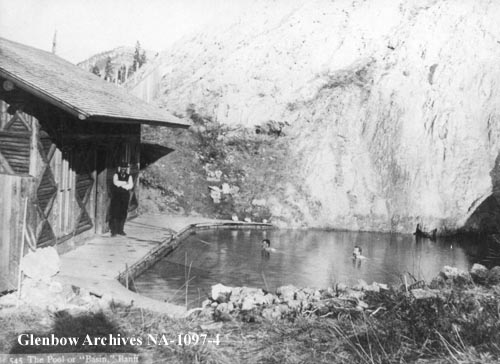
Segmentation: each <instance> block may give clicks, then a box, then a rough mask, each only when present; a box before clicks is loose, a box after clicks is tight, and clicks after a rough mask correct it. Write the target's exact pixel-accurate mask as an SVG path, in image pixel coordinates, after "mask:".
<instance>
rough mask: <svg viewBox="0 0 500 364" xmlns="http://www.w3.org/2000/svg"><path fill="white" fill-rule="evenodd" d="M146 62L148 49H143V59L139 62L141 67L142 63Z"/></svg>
mask: <svg viewBox="0 0 500 364" xmlns="http://www.w3.org/2000/svg"><path fill="white" fill-rule="evenodd" d="M144 63H146V51H142V53H141V59H140V62H139V67H142V65H143V64H144Z"/></svg>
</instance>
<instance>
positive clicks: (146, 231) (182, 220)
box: [57, 215, 271, 316]
mask: <svg viewBox="0 0 500 364" xmlns="http://www.w3.org/2000/svg"><path fill="white" fill-rule="evenodd" d="M214 227H215V228H228V227H232V228H234V227H240V228H243V227H245V228H252V227H254V228H269V227H271V225H269V224H252V223H244V222H234V221H222V220H212V219H206V218H194V217H181V216H168V215H142V216H139V217H137V218H135V219H133V220H131V221H128V222H127V224H126V225H125V231H126V233H127V236H117V237H113V238H112V237H110V236H109V234H106V235H102V236H95V237H93V238H92V239H90V240H88V241H87V242H86V243H85V244H84V245H82V246H79V247H78V248H76V249H74V250H71V251H69V252H67V253H64V254H62V255H61V271H60V272H59V274H58V275H57V277H58V279H59V280H60V281H61V282H62V283H65V284H72V285H74V286H77V287H81V288H84V289H87V290H88V291H89V292H91V293H93V294H96V295H99V296H103V297H105V298H108V299H113V300H114V301H116V302H120V303H123V304H131V303H133V305H134V306H137V307H142V308H145V309H149V310H152V311H156V312H161V313H165V314H169V315H171V316H182V315H184V314H185V313H186V309H185V308H184V307H182V306H177V305H174V304H171V303H168V302H161V301H157V300H154V299H151V298H148V297H144V296H141V295H139V294H137V293H135V292H132V291H129V290H128V289H127V288H125V286H124V284H125V285H126V281H127V279H133V277H135V276H137V275H138V274H140V273H141V272H143V271H144V270H145V269H147V268H149V267H150V266H151V265H152V264H154V263H156V262H157V261H158V260H159V259H161V258H162V257H163V256H165V255H166V254H168V253H169V252H170V251H171V250H173V249H175V247H176V246H177V245H178V244H179V243H180V242H181V241H182V238H183V237H184V236H186V235H187V234H189V233H190V232H191V231H192V230H193V229H204V228H214ZM120 282H121V283H120Z"/></svg>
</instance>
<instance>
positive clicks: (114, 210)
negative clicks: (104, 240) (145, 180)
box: [109, 163, 134, 236]
mask: <svg viewBox="0 0 500 364" xmlns="http://www.w3.org/2000/svg"><path fill="white" fill-rule="evenodd" d="M133 187H134V182H133V180H132V176H131V175H130V167H129V166H128V165H127V164H126V163H121V164H120V166H119V167H118V169H117V171H116V173H115V174H114V175H113V190H112V196H111V206H110V211H109V213H110V220H109V228H110V229H111V236H116V234H118V235H127V234H125V231H123V227H124V225H125V220H127V212H128V202H129V199H130V193H129V191H130V190H131V189H132V188H133Z"/></svg>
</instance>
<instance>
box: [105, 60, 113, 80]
mask: <svg viewBox="0 0 500 364" xmlns="http://www.w3.org/2000/svg"><path fill="white" fill-rule="evenodd" d="M104 79H105V80H106V81H113V65H112V64H111V57H108V59H107V60H106V67H105V68H104Z"/></svg>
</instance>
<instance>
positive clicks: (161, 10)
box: [0, 0, 252, 63]
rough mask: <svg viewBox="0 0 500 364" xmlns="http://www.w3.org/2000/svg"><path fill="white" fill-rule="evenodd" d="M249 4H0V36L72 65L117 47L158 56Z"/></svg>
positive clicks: (230, 0) (136, 0) (9, 0)
mask: <svg viewBox="0 0 500 364" xmlns="http://www.w3.org/2000/svg"><path fill="white" fill-rule="evenodd" d="M251 1H252V0H0V37H3V38H7V39H10V40H12V41H16V42H19V43H23V44H26V45H30V46H33V47H36V48H39V49H43V50H46V51H51V50H52V39H53V38H54V33H55V31H57V54H58V55H59V56H60V57H62V58H65V59H67V60H69V61H71V62H73V63H78V62H80V61H83V60H85V59H87V58H88V57H90V56H92V55H94V54H96V53H100V52H103V51H107V50H110V49H113V48H116V47H119V46H131V47H133V46H135V44H136V42H137V41H139V42H140V43H141V46H142V48H144V49H148V50H151V51H162V50H163V49H165V48H167V47H168V46H170V45H171V44H173V43H174V42H175V41H177V40H179V39H180V38H182V37H183V36H188V35H189V34H192V33H194V32H198V31H201V30H202V29H203V26H205V25H206V24H207V23H212V22H214V21H216V22H217V21H221V22H222V21H228V20H230V19H232V18H234V17H237V16H238V14H239V13H240V12H241V10H242V9H243V7H244V6H245V4H249V3H250V2H251Z"/></svg>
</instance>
